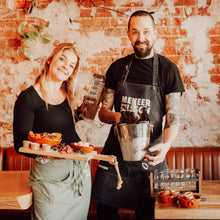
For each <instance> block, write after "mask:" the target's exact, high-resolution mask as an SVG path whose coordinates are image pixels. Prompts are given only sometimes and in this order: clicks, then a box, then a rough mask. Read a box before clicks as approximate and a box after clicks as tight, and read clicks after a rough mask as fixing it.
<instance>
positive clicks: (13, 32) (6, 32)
mask: <svg viewBox="0 0 220 220" xmlns="http://www.w3.org/2000/svg"><path fill="white" fill-rule="evenodd" d="M0 37H1V38H3V37H5V38H13V37H16V30H13V29H7V30H3V31H1V35H0Z"/></svg>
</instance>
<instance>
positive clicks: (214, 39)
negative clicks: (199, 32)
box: [210, 36, 220, 45]
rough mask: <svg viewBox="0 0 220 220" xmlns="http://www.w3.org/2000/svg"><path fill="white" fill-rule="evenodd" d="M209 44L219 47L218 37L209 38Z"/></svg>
mask: <svg viewBox="0 0 220 220" xmlns="http://www.w3.org/2000/svg"><path fill="white" fill-rule="evenodd" d="M210 44H219V45H220V36H214V37H210Z"/></svg>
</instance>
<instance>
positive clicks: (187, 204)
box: [179, 194, 201, 208]
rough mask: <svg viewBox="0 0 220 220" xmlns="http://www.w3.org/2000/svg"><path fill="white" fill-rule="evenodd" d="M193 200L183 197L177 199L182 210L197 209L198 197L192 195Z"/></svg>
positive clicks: (199, 199) (199, 198) (199, 197)
mask: <svg viewBox="0 0 220 220" xmlns="http://www.w3.org/2000/svg"><path fill="white" fill-rule="evenodd" d="M193 197H194V198H193V199H187V198H186V197H185V196H184V195H182V196H180V197H179V203H180V205H181V206H182V207H183V208H197V207H198V206H199V204H200V201H201V196H200V195H196V194H195V195H193Z"/></svg>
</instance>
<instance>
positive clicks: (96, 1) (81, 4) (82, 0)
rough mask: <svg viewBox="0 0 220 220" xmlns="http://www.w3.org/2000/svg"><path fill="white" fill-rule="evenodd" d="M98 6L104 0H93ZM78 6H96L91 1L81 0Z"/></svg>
mask: <svg viewBox="0 0 220 220" xmlns="http://www.w3.org/2000/svg"><path fill="white" fill-rule="evenodd" d="M92 1H93V3H94V4H95V5H96V6H102V0H92ZM78 6H83V7H86V8H88V7H95V6H94V5H93V4H92V2H91V1H85V0H80V1H79V4H78Z"/></svg>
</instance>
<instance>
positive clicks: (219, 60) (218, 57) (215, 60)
mask: <svg viewBox="0 0 220 220" xmlns="http://www.w3.org/2000/svg"><path fill="white" fill-rule="evenodd" d="M212 63H213V64H220V54H215V55H214V56H213V62H212Z"/></svg>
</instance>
